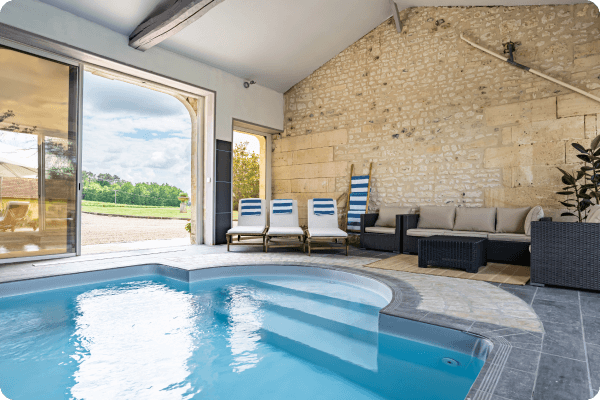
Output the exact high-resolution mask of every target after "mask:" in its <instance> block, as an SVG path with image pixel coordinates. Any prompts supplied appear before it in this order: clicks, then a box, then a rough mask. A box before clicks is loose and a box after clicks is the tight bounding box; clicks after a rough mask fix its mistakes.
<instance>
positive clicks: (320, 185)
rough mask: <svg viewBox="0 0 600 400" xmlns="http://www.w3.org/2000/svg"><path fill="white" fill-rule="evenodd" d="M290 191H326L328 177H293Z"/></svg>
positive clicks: (327, 189) (327, 188)
mask: <svg viewBox="0 0 600 400" xmlns="http://www.w3.org/2000/svg"><path fill="white" fill-rule="evenodd" d="M291 191H292V193H305V192H314V193H327V192H328V191H329V187H328V178H315V179H294V180H292V181H291Z"/></svg>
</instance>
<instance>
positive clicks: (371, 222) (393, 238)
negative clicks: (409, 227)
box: [360, 214, 402, 253]
mask: <svg viewBox="0 0 600 400" xmlns="http://www.w3.org/2000/svg"><path fill="white" fill-rule="evenodd" d="M378 217H379V214H363V215H361V217H360V247H361V248H362V249H369V250H379V251H393V252H394V253H402V215H396V228H395V231H394V233H382V232H367V231H368V230H370V229H367V228H373V227H375V222H377V218H378ZM384 229H385V230H391V229H393V228H384ZM382 230H383V229H382Z"/></svg>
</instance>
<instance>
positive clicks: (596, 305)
mask: <svg viewBox="0 0 600 400" xmlns="http://www.w3.org/2000/svg"><path fill="white" fill-rule="evenodd" d="M581 312H582V313H583V315H591V316H592V317H596V318H600V296H598V297H593V296H581Z"/></svg>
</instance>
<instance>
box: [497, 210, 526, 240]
mask: <svg viewBox="0 0 600 400" xmlns="http://www.w3.org/2000/svg"><path fill="white" fill-rule="evenodd" d="M529 211H531V207H523V208H499V209H498V215H497V217H496V220H497V222H496V232H497V233H521V234H524V233H525V220H526V219H527V214H529Z"/></svg>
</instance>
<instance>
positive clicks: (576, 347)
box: [542, 322, 585, 361]
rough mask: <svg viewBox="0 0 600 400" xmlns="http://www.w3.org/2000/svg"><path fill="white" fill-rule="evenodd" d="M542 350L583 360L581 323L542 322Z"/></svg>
mask: <svg viewBox="0 0 600 400" xmlns="http://www.w3.org/2000/svg"><path fill="white" fill-rule="evenodd" d="M544 331H545V334H544V342H543V344H542V352H543V353H547V354H554V355H555V356H563V357H568V358H573V359H575V360H580V361H585V348H584V345H583V332H582V329H581V324H575V325H567V324H556V323H553V322H545V323H544Z"/></svg>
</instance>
